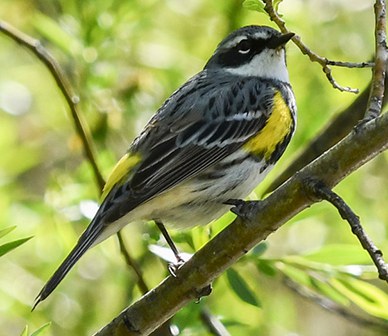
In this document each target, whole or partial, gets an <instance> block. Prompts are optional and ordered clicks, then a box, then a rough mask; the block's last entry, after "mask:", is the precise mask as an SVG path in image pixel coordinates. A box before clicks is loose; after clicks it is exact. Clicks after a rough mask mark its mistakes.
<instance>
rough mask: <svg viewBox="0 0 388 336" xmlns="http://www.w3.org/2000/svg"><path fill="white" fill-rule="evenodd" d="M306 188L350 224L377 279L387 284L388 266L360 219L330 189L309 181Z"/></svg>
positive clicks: (317, 182)
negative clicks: (373, 268) (333, 207)
mask: <svg viewBox="0 0 388 336" xmlns="http://www.w3.org/2000/svg"><path fill="white" fill-rule="evenodd" d="M306 186H307V187H308V188H310V192H311V193H312V194H315V195H316V196H317V197H319V198H321V199H324V200H326V201H328V202H330V203H331V204H332V205H334V206H335V207H336V208H337V210H338V212H339V213H340V215H341V217H342V218H343V219H346V220H347V221H348V223H349V224H350V227H351V229H352V232H353V233H354V234H355V235H356V237H357V238H358V240H359V241H360V243H361V245H362V247H363V248H364V249H365V250H366V251H367V252H368V253H369V255H370V257H371V258H372V260H373V263H374V264H375V266H376V268H377V270H378V272H379V278H380V279H382V280H385V281H386V282H388V266H387V265H386V263H385V261H384V259H383V253H382V252H381V251H380V250H379V249H378V248H377V247H376V246H375V245H374V244H373V242H372V241H371V240H370V239H369V237H368V236H367V234H366V233H365V231H364V229H363V227H362V226H361V223H360V218H359V217H358V216H357V215H356V214H355V213H354V212H353V210H352V209H351V208H350V207H349V205H347V204H346V203H345V201H344V200H343V199H342V198H341V197H340V196H339V195H337V194H336V193H335V192H333V191H332V190H331V189H330V188H327V187H326V186H325V185H324V184H322V183H321V182H320V181H314V180H311V181H310V182H309V183H306Z"/></svg>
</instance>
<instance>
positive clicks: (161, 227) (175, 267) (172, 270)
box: [154, 220, 185, 276]
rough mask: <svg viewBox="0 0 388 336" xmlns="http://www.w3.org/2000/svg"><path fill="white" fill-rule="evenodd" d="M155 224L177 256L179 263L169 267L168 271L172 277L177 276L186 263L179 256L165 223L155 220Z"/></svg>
mask: <svg viewBox="0 0 388 336" xmlns="http://www.w3.org/2000/svg"><path fill="white" fill-rule="evenodd" d="M154 222H155V224H156V225H157V226H158V228H159V230H160V232H161V233H162V235H163V237H164V239H166V241H167V244H168V246H170V248H171V250H172V252H173V253H174V255H175V258H176V260H177V263H176V264H170V265H169V267H168V270H169V271H170V273H171V275H172V276H176V271H177V270H178V268H179V267H180V266H182V265H183V263H184V262H185V261H184V260H183V259H182V257H181V256H180V255H179V251H178V249H177V248H176V246H175V244H174V242H173V241H172V239H171V237H170V235H169V234H168V232H167V230H166V228H165V226H164V225H163V223H162V222H161V221H160V220H154Z"/></svg>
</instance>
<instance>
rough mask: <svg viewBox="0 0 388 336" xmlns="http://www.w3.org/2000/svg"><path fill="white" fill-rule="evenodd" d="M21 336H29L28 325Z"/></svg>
mask: <svg viewBox="0 0 388 336" xmlns="http://www.w3.org/2000/svg"><path fill="white" fill-rule="evenodd" d="M20 336H28V325H26V326H25V327H24V329H23V331H22V333H21V334H20Z"/></svg>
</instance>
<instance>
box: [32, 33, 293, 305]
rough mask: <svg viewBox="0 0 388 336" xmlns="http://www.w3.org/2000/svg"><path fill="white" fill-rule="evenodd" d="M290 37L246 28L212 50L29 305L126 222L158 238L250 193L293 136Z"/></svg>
mask: <svg viewBox="0 0 388 336" xmlns="http://www.w3.org/2000/svg"><path fill="white" fill-rule="evenodd" d="M293 35H294V34H292V33H289V34H284V35H282V34H280V33H279V32H278V31H276V30H274V29H272V28H270V27H265V26H247V27H243V28H240V29H238V30H237V31H235V32H233V33H231V34H230V35H229V36H228V37H226V38H225V39H224V40H223V41H222V42H221V43H220V44H219V45H218V47H217V49H216V51H215V52H214V54H213V56H212V57H211V58H210V60H209V61H208V62H207V64H206V65H205V68H204V70H202V71H201V72H200V73H199V74H197V75H196V76H194V77H193V78H191V79H190V80H189V81H188V82H186V83H185V84H184V85H183V86H181V87H180V88H179V89H178V90H177V91H175V92H174V93H173V94H172V95H171V97H170V98H168V99H167V100H166V102H165V103H164V104H163V106H162V107H161V108H160V109H159V110H158V111H157V113H156V114H155V115H154V116H153V117H152V119H151V120H150V121H149V122H148V124H147V125H146V126H145V128H144V130H143V131H142V132H141V133H140V135H139V136H138V137H137V138H136V139H135V140H134V141H133V143H132V145H131V146H130V148H129V149H128V151H127V153H126V154H125V155H124V156H123V157H122V158H121V160H120V161H119V162H118V163H117V165H116V166H115V168H114V169H113V171H112V173H111V175H110V177H109V179H108V181H107V183H106V185H105V188H104V191H103V201H102V204H101V206H100V208H99V209H98V211H97V213H96V215H95V217H94V219H93V220H92V222H91V223H90V225H89V226H88V228H87V229H86V230H85V232H84V233H83V234H82V235H81V237H80V239H79V241H78V243H77V244H76V246H75V247H74V249H73V250H72V251H71V252H70V254H69V255H68V257H67V258H66V259H65V260H64V261H63V263H62V264H61V265H60V266H59V268H58V269H57V271H56V272H55V273H54V275H53V276H52V277H51V278H50V280H49V281H48V282H47V284H46V285H45V286H44V287H43V289H42V290H41V292H40V293H39V295H38V297H37V298H36V303H35V306H36V305H37V304H38V303H39V302H40V301H42V300H44V299H45V298H46V297H47V296H48V295H49V294H50V293H51V292H52V291H53V290H54V289H55V288H56V287H57V286H58V284H59V283H60V281H61V280H62V279H63V278H64V276H65V275H66V274H67V273H68V272H69V270H70V269H71V268H72V266H73V265H74V264H75V263H76V262H77V260H78V259H79V258H80V257H81V256H82V255H83V254H84V253H85V252H86V251H87V250H88V249H89V248H90V247H92V246H94V245H96V244H98V243H99V242H101V241H103V240H104V239H106V238H107V237H109V236H111V235H112V234H114V233H116V232H117V231H118V230H120V229H121V228H123V227H124V226H125V225H126V224H128V223H130V222H133V221H138V220H154V221H155V222H156V223H157V224H158V226H159V228H160V229H161V230H162V233H163V234H165V233H166V231H165V229H164V227H163V223H165V224H169V225H172V226H175V227H181V228H182V227H183V228H184V227H191V226H195V225H204V224H207V223H209V222H211V221H212V220H214V219H217V218H219V217H220V216H221V215H223V214H224V213H226V212H227V211H228V210H229V209H230V205H227V204H226V203H227V202H228V200H230V199H241V198H244V197H246V196H248V195H249V194H250V193H251V192H252V190H253V189H254V188H255V187H256V186H257V185H258V184H259V182H260V181H261V180H262V179H263V178H264V176H265V175H266V174H267V173H268V172H269V171H270V169H271V168H272V167H273V165H274V164H275V163H276V161H277V160H278V159H279V158H280V156H281V155H282V154H283V152H284V150H285V149H286V147H287V145H288V143H289V141H290V139H291V137H292V135H293V133H294V129H295V123H296V106H295V99H294V94H293V92H292V89H291V86H290V83H289V78H288V72H287V67H286V57H285V48H284V45H285V44H286V43H287V42H288V41H289V40H290V39H291V38H292V36H293ZM167 237H168V236H167ZM167 239H168V238H167ZM174 252H175V254H176V255H177V251H176V249H175V250H174Z"/></svg>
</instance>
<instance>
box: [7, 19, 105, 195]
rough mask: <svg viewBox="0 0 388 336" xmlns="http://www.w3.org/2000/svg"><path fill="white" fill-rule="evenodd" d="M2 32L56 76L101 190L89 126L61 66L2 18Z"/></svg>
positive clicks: (29, 38) (36, 41)
mask: <svg viewBox="0 0 388 336" xmlns="http://www.w3.org/2000/svg"><path fill="white" fill-rule="evenodd" d="M0 32H3V33H4V34H5V35H7V36H8V37H10V38H11V39H12V40H14V41H15V42H17V43H19V44H20V45H22V46H23V47H25V48H27V49H28V50H30V51H32V52H33V53H34V55H35V56H36V57H37V58H38V59H39V60H40V61H41V62H42V63H43V64H44V65H45V66H46V68H47V69H48V70H49V72H50V74H51V75H52V77H53V78H54V80H55V82H56V83H57V85H58V87H59V89H60V91H61V92H62V95H63V97H64V98H65V99H66V102H67V105H68V106H69V108H70V112H71V116H72V119H73V121H74V126H75V130H76V132H77V134H78V136H79V137H80V138H81V141H82V144H83V148H84V151H85V155H86V158H87V160H88V162H89V164H90V165H91V167H92V171H93V174H94V178H95V180H96V183H97V185H98V187H99V189H100V190H102V188H103V187H104V184H105V181H104V178H103V177H102V174H101V172H100V170H99V168H98V165H97V160H96V158H95V154H94V153H95V151H94V149H93V147H92V143H91V141H90V140H89V139H90V136H89V132H87V131H86V130H87V128H86V127H85V123H84V122H83V121H82V119H81V117H80V113H79V112H78V104H79V97H78V96H76V95H75V94H74V93H73V91H72V89H71V86H70V85H69V82H68V80H67V78H66V77H65V75H64V73H63V72H62V70H61V68H60V66H59V65H58V63H57V61H56V60H55V59H54V57H53V56H52V55H51V54H50V53H49V52H48V51H47V50H46V49H45V48H44V47H43V46H42V44H41V43H40V41H39V40H36V39H34V38H32V37H30V36H28V35H26V34H24V33H22V32H21V31H19V30H17V29H16V28H14V27H12V26H11V25H9V24H8V23H6V22H4V21H1V20H0Z"/></svg>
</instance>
